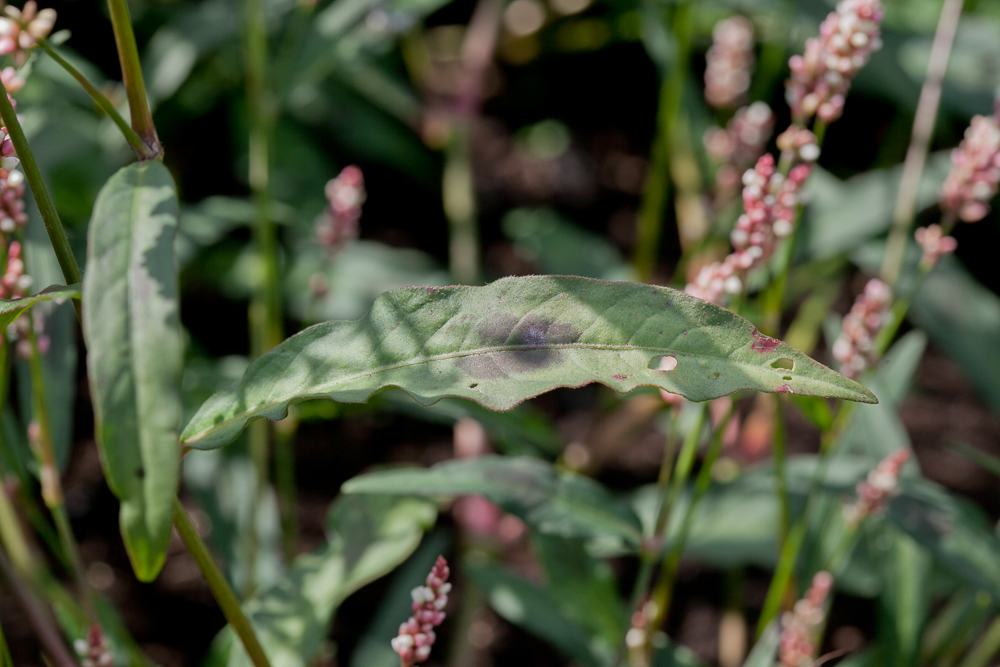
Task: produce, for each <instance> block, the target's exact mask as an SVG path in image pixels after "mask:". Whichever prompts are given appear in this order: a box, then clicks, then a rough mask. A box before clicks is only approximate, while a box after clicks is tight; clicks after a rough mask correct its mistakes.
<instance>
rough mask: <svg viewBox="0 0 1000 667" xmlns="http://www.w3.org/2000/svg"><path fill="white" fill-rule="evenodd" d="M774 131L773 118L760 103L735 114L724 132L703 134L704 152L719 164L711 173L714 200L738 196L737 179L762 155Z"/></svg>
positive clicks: (769, 108)
mask: <svg viewBox="0 0 1000 667" xmlns="http://www.w3.org/2000/svg"><path fill="white" fill-rule="evenodd" d="M773 131H774V114H773V113H772V112H771V107H769V106H767V104H766V103H764V102H754V103H753V104H751V105H750V106H748V107H742V108H740V109H738V110H737V111H736V113H735V114H734V115H733V117H732V118H731V119H730V120H729V122H728V123H726V129H722V128H721V127H712V128H709V129H708V131H706V132H705V139H704V141H705V150H706V151H708V154H709V155H711V156H712V157H713V158H715V159H716V160H718V161H719V162H720V163H721V164H720V166H719V168H718V169H717V170H716V172H715V197H716V199H721V200H726V199H730V198H732V197H734V196H736V193H737V192H739V187H740V177H741V176H742V175H743V172H744V171H746V170H747V169H749V168H750V167H752V166H753V164H754V162H756V161H757V158H759V157H760V156H761V154H763V152H764V148H765V147H766V146H767V142H768V141H769V140H770V139H771V133H772V132H773Z"/></svg>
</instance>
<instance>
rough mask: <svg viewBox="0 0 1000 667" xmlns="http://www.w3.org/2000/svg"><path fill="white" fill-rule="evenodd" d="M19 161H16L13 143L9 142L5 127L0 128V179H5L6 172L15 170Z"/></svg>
mask: <svg viewBox="0 0 1000 667" xmlns="http://www.w3.org/2000/svg"><path fill="white" fill-rule="evenodd" d="M19 164H21V161H20V160H18V159H17V152H16V151H15V150H14V142H13V141H11V140H10V135H9V134H7V128H6V127H0V178H6V176H7V172H10V171H12V170H14V169H15V168H17V165H19Z"/></svg>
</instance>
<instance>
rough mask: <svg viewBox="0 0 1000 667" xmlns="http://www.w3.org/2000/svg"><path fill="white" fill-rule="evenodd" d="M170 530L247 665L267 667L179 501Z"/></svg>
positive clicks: (226, 584) (236, 603) (250, 629)
mask: <svg viewBox="0 0 1000 667" xmlns="http://www.w3.org/2000/svg"><path fill="white" fill-rule="evenodd" d="M174 526H175V527H176V528H177V533H178V534H179V535H180V537H181V541H183V542H184V546H185V547H187V550H188V551H189V552H191V555H192V556H193V557H194V560H195V562H196V563H197V564H198V568H199V569H201V573H202V575H203V576H204V577H205V581H206V582H208V587H209V588H210V589H211V590H212V595H213V596H214V597H215V600H216V602H218V603H219V607H220V608H221V609H222V614H223V615H224V616H225V617H226V620H227V621H229V625H231V626H232V627H233V630H234V631H235V632H236V635H237V636H238V637H239V638H240V641H242V642H243V647H244V648H245V649H246V652H247V655H248V656H250V660H251V662H253V664H254V665H255V667H269V663H268V661H267V656H266V655H264V649H263V648H261V645H260V642H259V641H258V640H257V635H256V634H254V630H253V626H251V625H250V621H249V620H247V617H246V616H245V615H244V614H243V609H242V607H240V601H239V600H238V599H237V598H236V594H235V593H233V589H232V588H230V586H229V582H227V581H226V577H225V576H224V575H223V574H222V571H221V570H219V566H218V565H216V564H215V561H214V560H212V555H211V554H210V553H209V552H208V547H207V546H205V543H204V542H203V541H202V539H201V537H199V535H198V531H196V530H195V528H194V526H193V525H192V524H191V519H190V517H188V515H187V512H185V511H184V507H183V506H182V505H181V503H180V501H179V500H175V501H174Z"/></svg>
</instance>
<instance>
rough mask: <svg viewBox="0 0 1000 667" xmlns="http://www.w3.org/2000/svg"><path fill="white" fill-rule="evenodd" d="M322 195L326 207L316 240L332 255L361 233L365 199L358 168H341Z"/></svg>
mask: <svg viewBox="0 0 1000 667" xmlns="http://www.w3.org/2000/svg"><path fill="white" fill-rule="evenodd" d="M324 193H325V194H326V199H327V201H328V202H329V206H327V208H326V210H324V211H323V214H322V215H321V216H320V218H319V221H318V223H317V225H316V238H317V239H318V240H319V242H320V243H321V244H323V245H324V246H326V248H327V249H328V250H329V251H330V252H334V251H336V250H338V249H339V248H340V247H341V246H343V245H344V244H345V243H346V242H348V241H352V240H354V239H356V238H357V237H358V234H359V231H360V230H359V226H358V222H359V221H360V220H361V207H362V205H363V204H364V203H365V199H366V198H367V193H366V192H365V178H364V175H363V174H362V173H361V168H360V167H357V166H355V165H350V166H347V167H344V169H343V170H342V171H341V172H340V174H339V175H338V176H337V177H336V178H334V179H331V180H330V181H329V182H328V183H327V184H326V188H325V189H324Z"/></svg>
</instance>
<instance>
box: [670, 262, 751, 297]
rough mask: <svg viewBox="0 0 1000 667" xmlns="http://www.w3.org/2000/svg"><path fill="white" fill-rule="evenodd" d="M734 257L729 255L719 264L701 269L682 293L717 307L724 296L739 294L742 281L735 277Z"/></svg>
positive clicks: (713, 263) (715, 263) (708, 265)
mask: <svg viewBox="0 0 1000 667" xmlns="http://www.w3.org/2000/svg"><path fill="white" fill-rule="evenodd" d="M734 257H735V255H729V256H728V257H726V259H724V260H723V261H721V262H712V263H711V264H707V265H706V266H703V267H701V271H699V272H698V275H697V276H696V277H695V279H694V281H692V282H690V283H688V284H687V287H685V288H684V291H685V292H687V293H688V294H690V295H691V296H696V297H698V298H699V299H704V300H705V301H709V302H711V303H714V304H717V305H722V301H723V298H724V297H725V295H726V294H739V293H740V292H741V291H742V290H743V281H742V280H740V277H739V276H738V275H736V272H737V268H736V264H735V263H734V262H733V258H734Z"/></svg>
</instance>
